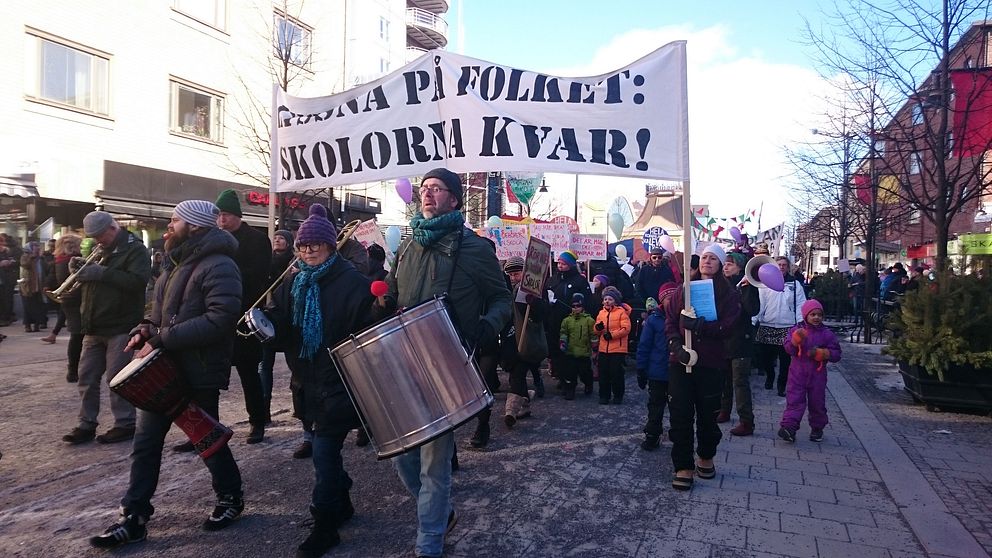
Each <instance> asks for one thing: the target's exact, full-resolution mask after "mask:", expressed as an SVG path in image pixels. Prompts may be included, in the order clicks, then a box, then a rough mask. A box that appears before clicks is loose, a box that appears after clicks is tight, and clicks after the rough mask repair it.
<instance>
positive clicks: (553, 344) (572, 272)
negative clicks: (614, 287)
mask: <svg viewBox="0 0 992 558" xmlns="http://www.w3.org/2000/svg"><path fill="white" fill-rule="evenodd" d="M578 267H579V262H578V258H577V257H576V255H575V253H574V252H572V251H571V250H566V251H564V252H562V253H561V254H559V255H558V262H557V271H558V272H557V273H555V274H554V275H553V276H552V277H551V280H550V281H548V289H549V290H550V291H551V292H552V293H554V295H555V298H554V301H552V302H551V311H550V312H548V314H547V316H548V318H547V321H546V324H545V332H546V334H547V338H548V352H549V356H550V357H551V371H552V372H554V374H555V375H556V376H557V377H558V381H559V386H558V387H559V388H560V389H561V390H562V391H567V390H569V389H571V390H572V391H573V392H574V390H575V386H574V385H572V386H569V385H568V383H567V382H566V381H565V380H564V376H563V375H562V374H561V373H559V371H561V370H564V369H565V368H566V367H567V366H568V359H567V357H566V356H565V353H564V352H562V350H561V343H560V342H559V335H560V332H561V322H562V320H564V319H565V317H566V316H568V315H569V314H571V313H572V308H571V306H570V305H571V303H572V298H574V296H575V295H576V294H580V295H582V299H583V300H584V301H586V306H585V310H586V312H587V313H588V314H589V315H596V314H598V313H599V308H591V307H590V305H591V301H592V291H590V290H589V281H587V280H586V278H585V277H583V276H582V275H580V274H579V269H578ZM535 384H536V382H535ZM534 387H535V388H536V387H537V386H536V385H535V386H534Z"/></svg>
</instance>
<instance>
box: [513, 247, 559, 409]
mask: <svg viewBox="0 0 992 558" xmlns="http://www.w3.org/2000/svg"><path fill="white" fill-rule="evenodd" d="M503 272H504V273H506V276H507V277H508V278H509V279H510V285H511V288H512V290H511V291H510V295H511V296H512V299H513V300H514V302H513V307H512V308H513V329H514V336H513V338H512V339H510V340H509V345H511V347H512V348H511V349H510V350H515V353H516V354H514V355H513V356H512V357H511V358H510V359H508V360H511V361H512V363H510V366H509V370H508V371H509V373H510V391H509V392H508V393H507V394H506V412H505V414H504V418H503V420H504V422H505V423H506V426H507V427H508V428H512V427H513V425H515V424H516V423H517V420H518V419H521V418H524V417H529V416H530V414H531V410H530V404H531V399H533V396H534V393H529V392H528V390H527V371H528V370H532V369H534V368H537V367H538V366H539V365H540V364H541V361H542V360H544V358H545V357H547V356H548V341H547V337H546V336H545V334H544V314H545V312H546V308H547V305H546V304H545V303H544V300H543V299H542V298H541V297H539V296H534V295H532V294H528V295H526V302H517V298H518V293H519V292H520V281H521V279H523V275H524V259H523V258H521V257H520V256H513V257H511V258H509V259H508V260H506V263H505V264H503ZM528 309H529V312H528ZM504 362H506V361H504Z"/></svg>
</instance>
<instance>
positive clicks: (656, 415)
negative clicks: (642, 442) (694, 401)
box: [644, 380, 668, 437]
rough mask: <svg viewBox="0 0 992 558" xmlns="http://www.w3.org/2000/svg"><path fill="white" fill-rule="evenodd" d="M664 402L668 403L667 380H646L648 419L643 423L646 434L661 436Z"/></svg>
mask: <svg viewBox="0 0 992 558" xmlns="http://www.w3.org/2000/svg"><path fill="white" fill-rule="evenodd" d="M666 403H668V382H666V381H664V380H648V421H647V423H645V424H644V433H645V434H647V435H648V436H658V437H660V436H661V434H662V432H663V429H664V427H663V426H662V419H663V418H664V417H665V404H666Z"/></svg>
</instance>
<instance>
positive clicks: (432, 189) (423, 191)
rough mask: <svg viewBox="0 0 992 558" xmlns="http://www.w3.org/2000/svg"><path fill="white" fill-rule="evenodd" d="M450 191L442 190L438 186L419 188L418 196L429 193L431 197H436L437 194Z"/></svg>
mask: <svg viewBox="0 0 992 558" xmlns="http://www.w3.org/2000/svg"><path fill="white" fill-rule="evenodd" d="M450 191H451V190H449V189H447V188H442V187H440V186H421V187H420V195H421V196H422V195H424V194H426V193H427V192H430V193H431V195H434V196H436V195H438V193H439V192H450Z"/></svg>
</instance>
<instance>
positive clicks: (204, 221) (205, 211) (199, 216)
mask: <svg viewBox="0 0 992 558" xmlns="http://www.w3.org/2000/svg"><path fill="white" fill-rule="evenodd" d="M173 211H174V213H175V214H176V217H179V218H180V219H182V220H183V221H186V222H187V223H188V224H190V225H196V226H198V227H216V226H217V214H218V213H220V210H219V209H217V206H216V205H214V204H213V203H212V202H208V201H206V200H186V201H184V202H179V205H177V206H176V209H175V210H173Z"/></svg>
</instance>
